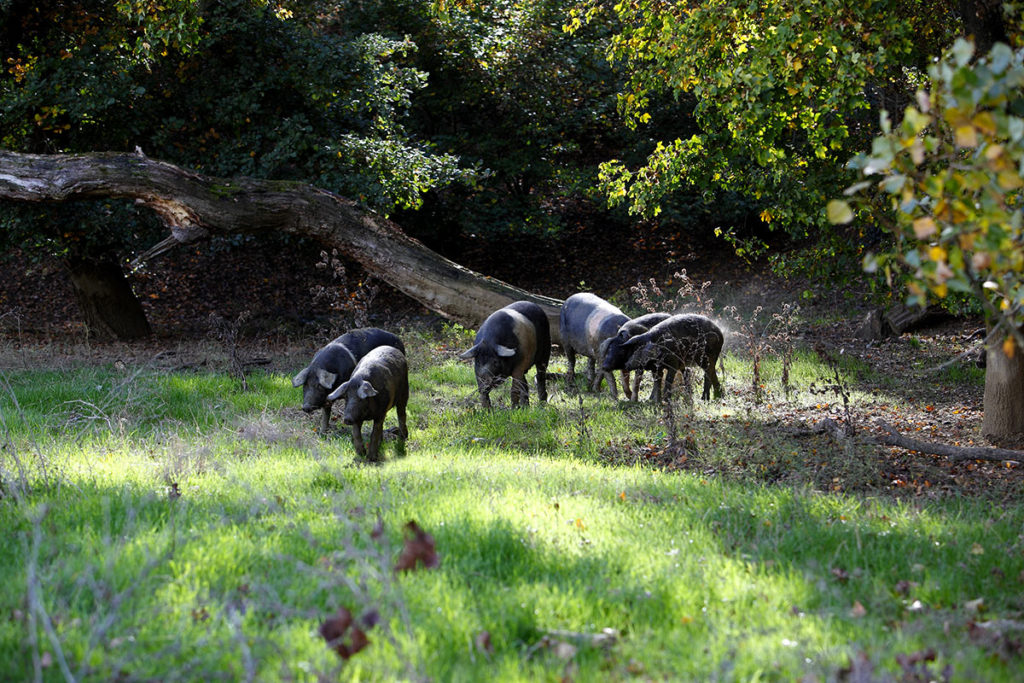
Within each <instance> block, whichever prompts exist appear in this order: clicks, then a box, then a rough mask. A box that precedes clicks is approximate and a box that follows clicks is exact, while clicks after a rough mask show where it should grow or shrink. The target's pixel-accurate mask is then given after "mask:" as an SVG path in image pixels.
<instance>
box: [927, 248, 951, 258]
mask: <svg viewBox="0 0 1024 683" xmlns="http://www.w3.org/2000/svg"><path fill="white" fill-rule="evenodd" d="M946 256H947V254H946V250H945V249H943V248H942V247H940V246H938V245H935V246H934V247H932V248H930V249H929V250H928V258H930V259H931V260H932V261H945V260H946Z"/></svg>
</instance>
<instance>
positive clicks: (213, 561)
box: [0, 333, 1024, 680]
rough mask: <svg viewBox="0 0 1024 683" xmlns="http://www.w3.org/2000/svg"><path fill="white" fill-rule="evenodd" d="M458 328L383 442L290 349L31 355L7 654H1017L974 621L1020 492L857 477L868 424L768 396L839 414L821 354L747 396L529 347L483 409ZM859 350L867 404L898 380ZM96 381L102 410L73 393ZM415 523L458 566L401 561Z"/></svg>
mask: <svg viewBox="0 0 1024 683" xmlns="http://www.w3.org/2000/svg"><path fill="white" fill-rule="evenodd" d="M452 336H454V337H455V339H450V337H452ZM463 336H465V335H464V334H462V333H460V334H458V335H452V334H449V335H448V336H442V337H441V338H440V339H437V340H433V341H432V340H431V339H430V338H428V337H426V336H424V337H422V338H421V337H416V336H413V337H412V339H414V340H416V343H417V344H418V345H419V344H423V345H424V346H414V347H412V348H411V349H410V357H411V358H420V359H427V358H429V357H435V356H436V357H438V358H439V360H438V361H437V362H433V363H418V364H412V365H411V370H412V377H411V384H412V387H413V397H412V401H411V403H410V408H409V410H410V429H411V432H412V433H411V435H410V439H409V441H408V444H407V447H406V449H405V451H404V455H400V454H399V453H398V452H397V450H396V449H395V448H393V447H391V444H392V443H393V442H389V443H388V445H387V447H386V448H385V460H384V462H383V463H382V464H368V463H365V462H363V461H361V460H359V459H357V458H355V457H354V455H353V451H352V447H351V444H350V441H349V436H348V431H347V429H346V428H344V427H343V426H342V425H340V423H338V422H337V421H335V422H334V423H332V429H331V431H330V432H329V433H328V434H319V433H317V431H316V430H315V429H314V422H315V420H313V419H311V418H309V417H308V416H306V415H304V414H303V413H301V411H300V410H299V405H298V404H299V401H300V397H299V392H298V390H296V389H294V388H292V387H291V383H290V377H288V376H285V375H283V374H275V373H263V372H256V373H252V374H250V375H249V376H248V377H247V384H248V387H249V389H248V390H247V391H246V390H243V388H242V383H241V382H240V381H239V380H238V378H237V377H235V376H232V375H230V374H227V373H219V372H210V373H197V372H193V371H183V372H171V373H156V372H135V371H134V370H132V369H130V368H129V369H128V372H127V373H125V372H124V371H117V370H115V369H113V368H100V369H96V368H69V369H68V370H65V371H60V372H56V373H53V372H39V373H36V372H32V371H20V372H18V373H11V374H10V375H9V378H10V385H11V391H10V392H7V393H6V394H5V395H4V396H3V397H0V400H2V401H4V403H3V404H2V407H3V410H4V417H5V420H7V423H8V427H7V432H6V434H5V440H4V443H5V444H7V445H6V447H5V448H4V449H3V450H2V451H0V475H2V479H0V528H3V529H4V530H5V531H6V532H7V533H5V534H0V576H2V577H3V578H4V581H3V582H2V583H0V614H3V615H5V617H6V618H4V619H0V679H8V678H10V679H12V680H22V679H25V678H31V677H32V674H33V671H35V670H36V669H35V667H36V663H37V662H39V667H40V669H39V670H40V671H42V677H43V678H44V679H55V680H56V679H61V678H63V674H62V672H61V671H60V669H61V667H62V664H61V662H64V663H66V664H67V665H68V667H69V668H70V670H71V672H72V674H74V675H75V676H76V677H77V676H79V675H80V676H81V677H82V678H85V679H91V680H108V679H113V678H116V677H118V676H122V677H125V676H127V677H137V678H156V679H165V678H168V677H170V676H173V675H181V676H183V677H190V678H204V677H213V676H227V677H229V678H238V679H244V678H247V677H252V678H255V679H278V678H298V679H303V680H312V679H315V678H317V677H326V678H330V679H333V678H342V679H345V680H355V679H358V680H367V679H369V680H409V679H424V678H430V679H433V680H538V679H540V680H544V679H552V678H560V677H562V676H564V675H567V674H571V675H572V676H574V677H575V678H576V679H578V680H606V679H630V678H633V677H650V678H653V679H669V680H704V679H708V678H715V677H718V678H724V679H727V680H736V679H744V680H745V679H753V678H777V679H799V678H803V677H816V678H818V679H821V680H826V679H831V678H836V677H838V676H839V672H840V670H841V669H843V668H844V667H846V666H848V665H849V662H850V661H851V660H852V659H853V658H856V657H857V656H859V653H862V652H863V653H867V655H868V656H869V658H870V661H871V662H872V666H873V667H874V671H875V672H876V673H877V674H879V675H890V676H893V677H898V676H899V675H900V674H901V668H900V664H899V662H898V661H897V658H896V657H897V655H911V654H913V653H915V652H921V651H924V650H926V649H927V648H933V649H934V650H935V652H936V655H935V657H936V658H935V661H934V662H932V663H929V664H928V666H929V667H930V668H929V671H931V672H933V673H936V674H937V673H938V672H941V671H942V669H943V667H945V666H946V665H950V666H952V667H953V671H954V675H955V676H956V677H963V678H964V679H981V680H1012V678H1013V675H1014V674H1015V672H1016V665H1017V664H1018V663H1019V662H1018V660H1017V659H1015V656H1014V655H1012V654H1009V655H1008V654H1007V652H1009V651H1008V650H1004V649H1001V648H1002V647H1003V646H1005V645H1007V644H1008V643H1009V641H1005V640H1004V641H1000V640H998V638H996V639H995V640H979V639H978V638H977V637H973V638H972V636H971V633H972V632H971V631H970V626H969V624H970V623H972V622H978V621H986V620H997V619H1009V620H1014V619H1016V618H1017V617H1016V615H1017V614H1018V613H1019V611H1020V610H1021V609H1022V606H1021V604H1020V601H1019V599H1018V598H1017V597H1016V596H1017V594H1018V593H1019V591H1016V582H1017V577H1019V576H1020V575H1021V572H1022V571H1024V556H1022V554H1021V553H1020V552H1019V551H1020V539H1019V533H1020V528H1021V526H1022V525H1024V516H1022V513H1021V511H1020V510H1019V509H1018V508H1017V507H1014V506H1008V507H1007V506H1003V507H998V506H995V505H993V504H992V503H988V502H985V501H982V500H972V499H968V498H961V499H957V498H946V499H938V500H925V499H922V500H915V501H901V500H897V499H892V498H889V497H881V496H878V497H873V496H872V495H868V493H870V491H871V490H870V489H866V488H859V489H857V488H855V487H851V486H848V485H847V484H849V483H850V482H851V481H852V480H853V479H854V478H855V477H867V476H868V475H867V474H863V473H860V474H859V473H858V472H857V471H856V470H855V469H854V467H855V463H860V465H859V467H862V468H865V470H867V469H868V468H870V467H874V466H875V465H874V464H873V463H872V462H871V461H867V460H865V458H863V457H862V456H863V455H864V454H863V453H862V452H860V451H857V450H856V449H853V450H849V451H847V450H844V449H843V448H842V447H837V446H836V444H834V443H831V442H829V441H828V439H827V437H824V436H821V435H816V436H808V435H806V434H804V435H799V434H798V435H794V434H791V433H787V432H785V431H784V430H780V429H779V427H780V425H779V424H778V420H779V418H778V413H773V412H766V411H765V410H764V407H765V406H767V405H769V404H773V403H774V404H777V405H783V404H784V406H785V410H786V411H788V412H789V413H792V414H794V415H798V416H803V417H806V418H807V419H808V420H810V419H811V418H816V417H820V416H821V415H833V416H835V417H837V418H839V417H841V414H840V413H838V412H834V411H833V410H832V408H833V407H834V406H835V405H836V403H835V402H836V401H837V399H836V397H835V396H834V395H830V394H821V395H819V394H814V393H812V392H811V391H810V386H811V385H812V384H815V385H817V384H820V383H822V382H824V381H825V380H824V379H821V378H823V377H824V378H828V377H830V376H832V374H831V373H832V369H831V368H830V366H829V365H828V364H827V363H823V362H822V361H820V359H818V357H817V355H816V354H813V353H804V352H798V353H796V354H795V355H794V361H793V363H792V365H791V366H790V372H791V374H790V379H791V381H792V383H793V387H794V389H793V393H792V394H791V395H789V396H787V395H786V394H785V392H784V391H783V390H782V389H781V375H780V374H777V373H776V367H777V366H775V365H773V364H774V363H775V362H776V360H774V359H771V358H766V359H765V362H764V365H763V366H762V369H763V371H764V372H763V374H762V378H763V379H764V380H765V383H766V385H767V386H766V391H765V392H764V394H763V395H762V396H760V397H759V399H758V401H760V402H758V401H755V400H754V397H753V396H752V395H751V393H749V392H748V391H747V387H748V386H749V385H748V384H747V382H748V377H749V375H748V374H745V373H749V367H747V366H744V362H745V361H744V359H743V358H742V357H741V356H738V355H736V356H734V355H731V354H730V355H727V356H726V359H725V363H726V367H727V369H728V373H727V374H726V377H725V383H726V389H727V392H726V397H725V398H724V399H723V400H722V401H712V402H704V401H701V400H700V398H699V395H698V396H696V397H695V399H694V400H692V401H687V400H685V399H684V398H682V397H679V398H678V399H677V400H676V401H675V402H674V403H673V404H672V408H673V410H672V411H671V413H670V412H669V411H666V409H665V407H663V406H655V405H652V404H650V403H648V402H646V401H641V402H640V403H638V404H632V403H629V402H626V401H623V400H620V401H612V400H611V399H610V398H609V397H608V396H607V394H606V393H601V394H593V393H590V392H586V391H584V392H582V393H580V392H578V391H576V390H575V389H574V388H572V387H567V386H566V384H565V382H564V379H563V378H561V377H558V378H555V379H553V380H551V382H550V383H549V394H550V398H549V400H548V402H547V403H546V404H542V403H541V402H539V401H537V400H536V394H535V391H534V386H535V385H534V381H533V373H532V371H531V373H530V374H529V376H528V377H529V379H530V383H531V403H530V406H529V407H528V408H525V409H516V410H511V409H509V408H508V407H507V389H508V387H507V385H506V386H505V387H503V388H502V389H501V390H500V395H501V399H502V400H496V401H495V403H496V405H498V407H497V408H495V409H494V410H490V411H485V410H482V409H481V408H480V404H479V399H478V398H477V395H476V386H475V380H474V378H473V372H472V366H471V365H469V364H464V363H458V362H455V361H453V360H451V359H450V358H448V360H442V359H441V357H447V356H446V355H445V354H451V353H452V351H451V350H450V349H449V348H448V347H449V346H451V347H454V346H456V345H457V344H456V343H455V342H458V341H461V340H462V337H463ZM747 362H749V361H747ZM559 363H561V361H560V360H559V361H558V362H556V363H554V364H553V365H554V366H555V367H556V368H558V367H559ZM779 370H780V371H781V368H779ZM839 370H840V377H841V379H842V382H843V384H844V386H849V387H850V396H851V399H850V400H851V401H852V402H853V403H854V404H855V405H854V409H861V407H862V406H864V405H872V404H871V403H868V401H869V400H870V401H876V400H877V401H878V402H879V403H882V402H885V401H888V400H890V399H889V398H887V397H881V396H880V397H878V398H872V397H873V396H874V395H873V394H868V393H864V394H858V393H857V392H858V383H859V382H860V381H862V379H863V377H864V375H863V373H864V372H865V370H864V368H862V367H860V366H859V365H858V364H857V363H850V364H849V365H841V366H840V368H839ZM40 377H42V378H44V379H45V380H46V381H45V382H41V381H39V378H40ZM46 387H52V388H51V389H49V390H47V388H46ZM96 387H101V388H100V389H96ZM645 389H646V387H645ZM48 391H49V392H50V393H48ZM76 391H77V392H78V393H77V397H76V393H75V392H76ZM645 394H646V391H645V392H644V393H643V394H642V395H645ZM498 397H499V391H498V390H496V392H495V399H498ZM645 398H646V396H645ZM838 400H839V401H840V405H841V400H842V399H841V398H840V399H838ZM76 401H80V402H83V403H88V404H90V405H94V406H97V407H98V408H102V410H100V411H98V412H96V413H95V414H93V416H92V417H89V418H88V419H86V418H84V417H80V418H79V419H77V421H75V420H70V421H69V415H71V412H70V409H71V408H72V407H73V406H81V405H82V403H76ZM503 402H504V404H503ZM826 404H830V405H829V406H828V407H827V408H826V407H819V406H825V405H826ZM840 410H841V409H840ZM339 411H340V406H338V407H336V408H335V414H337V413H338V412H339ZM394 424H395V418H394V416H393V414H391V415H389V416H388V419H387V421H386V426H388V427H390V426H393V425H394ZM68 425H72V426H74V427H75V428H74V429H70V430H68V429H65V428H66V427H67V426H68ZM673 439H675V442H674V443H673ZM673 449H675V450H673ZM875 475H877V472H875V473H874V474H871V476H875ZM837 477H838V478H839V479H840V480H841V482H839V484H838V485H837V484H836V483H835V482H834V481H833V480H834V479H835V478H837ZM850 488H854V490H855V492H854V493H850V492H849V489H850ZM865 492H868V493H865ZM410 520H415V521H416V523H417V524H418V525H419V527H421V528H422V529H423V530H424V531H426V532H427V533H428V534H429V536H430V538H431V540H432V542H433V546H432V548H433V550H436V555H437V559H438V566H437V567H436V568H432V569H424V568H418V569H415V570H413V571H396V570H395V567H396V562H397V558H398V556H399V554H400V553H401V552H402V551H403V550H405V549H406V548H407V545H406V544H407V541H408V539H409V538H410V531H409V530H408V528H407V527H406V525H407V523H408V522H409V521H410ZM978 600H981V602H980V603H979V602H978ZM342 608H345V609H348V610H350V611H351V613H352V614H353V615H354V618H355V619H356V620H357V621H358V622H359V623H360V624H363V625H364V626H365V627H366V629H367V631H366V632H367V635H368V637H369V639H370V645H369V646H368V647H367V648H366V649H365V650H362V651H361V652H359V653H357V654H355V655H353V656H352V657H351V659H349V660H347V661H345V660H342V659H340V658H339V657H338V656H337V655H336V654H335V652H334V651H332V650H331V649H330V648H329V647H327V645H326V644H325V642H324V640H323V638H322V637H321V636H320V635H319V633H318V629H319V628H320V626H321V624H322V623H324V621H325V620H327V619H328V618H330V617H331V616H332V615H336V614H338V613H339V610H341V609H342ZM47 620H49V623H50V624H51V625H52V626H53V629H52V635H51V634H50V633H48V631H47V628H46V626H45V624H46V623H47ZM601 638H606V640H601ZM42 662H46V666H43V665H42Z"/></svg>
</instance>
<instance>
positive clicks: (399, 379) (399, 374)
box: [327, 346, 409, 460]
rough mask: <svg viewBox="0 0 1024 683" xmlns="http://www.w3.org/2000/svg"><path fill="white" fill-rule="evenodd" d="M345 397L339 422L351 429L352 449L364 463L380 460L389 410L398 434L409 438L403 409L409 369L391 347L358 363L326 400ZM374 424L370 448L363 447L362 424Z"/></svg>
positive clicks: (375, 350)
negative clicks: (393, 411) (365, 460)
mask: <svg viewBox="0 0 1024 683" xmlns="http://www.w3.org/2000/svg"><path fill="white" fill-rule="evenodd" d="M343 396H344V397H345V410H344V412H343V413H342V422H344V423H345V424H347V425H351V426H352V445H353V446H355V449H356V453H357V454H358V455H361V456H364V457H366V459H367V460H378V459H379V458H380V443H381V441H382V440H383V438H384V417H385V416H386V415H387V413H388V411H389V410H391V408H394V409H395V414H396V415H398V433H399V435H400V436H401V437H402V440H403V441H405V439H407V438H409V429H408V427H407V426H406V423H405V407H406V405H408V403H409V366H408V364H407V363H406V361H405V354H404V353H403V352H402V351H399V350H398V349H397V348H395V347H393V346H378V347H377V348H375V349H371V350H370V351H368V352H367V353H366V355H365V356H363V357H362V358H360V359H359V363H358V364H357V365H356V367H355V369H354V370H353V371H352V376H351V377H350V378H349V379H348V381H347V382H344V383H343V384H342V385H341V386H339V387H338V388H337V389H335V390H334V391H332V392H331V393H330V395H329V396H328V397H327V399H328V400H330V401H336V400H338V399H339V398H341V397H343ZM367 420H373V430H372V431H371V432H370V445H369V446H368V447H367V446H366V445H365V444H364V443H363V422H365V421H367Z"/></svg>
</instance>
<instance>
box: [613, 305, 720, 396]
mask: <svg viewBox="0 0 1024 683" xmlns="http://www.w3.org/2000/svg"><path fill="white" fill-rule="evenodd" d="M724 343H725V336H724V335H723V334H722V330H721V329H719V327H718V325H716V324H715V323H714V322H713V321H712V320H711V319H709V318H706V317H704V316H702V315H696V314H683V315H673V316H671V317H670V318H667V319H666V320H664V321H662V322H660V323H658V324H657V325H655V326H654V327H652V328H651V329H650V330H648V331H647V332H644V333H643V334H638V335H636V336H635V337H631V338H630V339H627V340H626V341H625V342H623V343H622V347H623V349H625V350H626V351H627V352H628V353H629V354H630V355H629V358H628V359H627V360H626V369H627V370H651V371H653V372H657V373H660V372H662V371H664V372H665V373H667V374H666V375H665V393H664V397H665V398H666V399H668V397H669V394H670V393H671V391H672V379H673V377H675V373H676V372H682V371H683V370H684V369H685V368H686V367H687V366H695V367H698V368H701V369H702V370H704V391H703V393H702V394H701V396H702V398H703V399H704V400H705V401H707V400H709V399H710V398H711V389H712V388H714V390H715V397H716V398H718V397H720V396H721V395H722V384H721V383H720V382H719V381H718V373H717V372H716V371H715V365H717V364H718V357H719V355H721V353H722V346H723V345H724ZM654 388H655V391H656V392H657V394H658V395H657V396H655V397H654V400H656V401H660V400H661V399H662V395H661V392H660V391H659V386H658V383H657V382H655V385H654Z"/></svg>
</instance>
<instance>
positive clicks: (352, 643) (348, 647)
mask: <svg viewBox="0 0 1024 683" xmlns="http://www.w3.org/2000/svg"><path fill="white" fill-rule="evenodd" d="M353 621H354V620H353V618H352V613H351V612H349V611H348V610H347V609H345V608H344V607H341V608H340V609H338V613H337V614H336V615H335V616H333V617H331V618H329V619H327V620H326V621H325V622H324V623H322V624H320V635H321V637H323V639H324V640H326V641H327V645H328V647H330V648H331V649H332V650H334V651H335V652H336V653H337V654H338V656H339V657H341V658H342V659H349V658H350V657H352V655H354V654H356V653H357V652H359V651H360V650H363V649H364V648H366V646H367V645H369V644H370V639H369V638H367V637H366V632H365V631H363V629H361V628H359V627H358V626H356V625H354V623H353ZM346 635H348V640H347V641H346V640H345V637H346Z"/></svg>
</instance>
